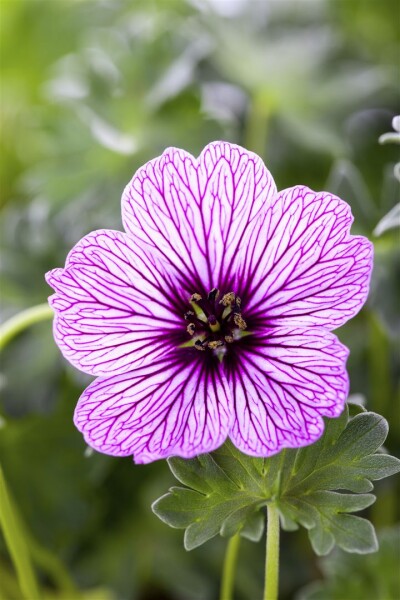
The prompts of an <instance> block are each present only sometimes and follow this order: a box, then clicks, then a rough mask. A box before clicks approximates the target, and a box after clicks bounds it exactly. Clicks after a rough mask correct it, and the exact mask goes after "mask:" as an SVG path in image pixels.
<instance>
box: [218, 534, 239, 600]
mask: <svg viewBox="0 0 400 600" xmlns="http://www.w3.org/2000/svg"><path fill="white" fill-rule="evenodd" d="M239 545H240V535H239V534H238V533H237V534H236V535H234V536H233V537H231V538H230V539H229V542H228V545H227V548H226V554H225V560H224V566H223V570H222V583H221V593H220V600H232V598H233V585H234V579H235V567H236V561H237V555H238V551H239Z"/></svg>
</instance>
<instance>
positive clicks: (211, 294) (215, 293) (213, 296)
mask: <svg viewBox="0 0 400 600" xmlns="http://www.w3.org/2000/svg"><path fill="white" fill-rule="evenodd" d="M218 296H219V290H217V288H213V289H212V290H211V292H209V293H208V295H207V300H209V301H210V302H215V300H216V299H217V298H218Z"/></svg>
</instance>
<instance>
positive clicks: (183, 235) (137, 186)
mask: <svg viewBox="0 0 400 600" xmlns="http://www.w3.org/2000/svg"><path fill="white" fill-rule="evenodd" d="M275 193H276V186H275V183H274V180H273V178H272V176H271V174H270V173H269V171H268V170H267V169H266V167H265V166H264V164H263V162H262V160H261V159H260V158H259V157H258V156H257V155H255V154H253V153H252V152H248V151H247V150H245V149H244V148H241V147H240V146H236V145H234V144H229V143H226V142H214V143H212V144H209V145H208V146H206V148H205V149H204V150H203V152H202V153H201V155H200V157H199V159H197V160H196V159H195V158H194V157H193V156H191V155H190V154H188V153H186V152H184V151H183V150H179V149H177V148H168V149H167V150H166V151H165V152H164V153H163V154H162V156H160V157H159V158H156V159H155V160H152V161H150V162H149V163H147V164H146V165H144V167H142V168H141V169H139V170H138V171H137V173H136V174H135V175H134V177H133V179H132V181H131V182H130V183H129V184H128V186H127V187H126V188H125V191H124V194H123V196H122V218H123V222H124V227H125V229H126V231H127V232H129V233H130V234H131V235H133V236H134V237H135V239H136V240H139V241H140V243H141V244H145V245H149V246H150V247H156V248H157V249H158V250H159V251H160V252H161V253H162V254H163V255H164V256H165V258H166V260H168V261H169V262H170V263H171V265H173V266H174V268H175V269H176V270H177V271H178V272H179V273H180V274H181V277H182V278H183V277H184V276H185V275H187V276H188V278H189V280H190V281H193V280H195V281H196V282H198V288H199V290H201V288H203V289H204V290H206V291H207V290H210V289H211V288H212V287H214V286H216V287H218V286H224V285H225V287H226V286H227V285H228V281H229V274H230V272H231V268H230V267H231V265H232V262H233V260H234V257H235V256H236V253H237V252H238V249H239V247H240V245H241V243H242V240H243V236H244V233H245V231H246V229H247V228H248V227H249V226H250V227H252V225H253V221H254V219H255V217H256V216H257V215H258V214H260V212H262V211H264V210H265V208H266V205H267V201H268V200H269V199H270V198H272V197H273V196H274V194H275ZM199 290H194V291H199Z"/></svg>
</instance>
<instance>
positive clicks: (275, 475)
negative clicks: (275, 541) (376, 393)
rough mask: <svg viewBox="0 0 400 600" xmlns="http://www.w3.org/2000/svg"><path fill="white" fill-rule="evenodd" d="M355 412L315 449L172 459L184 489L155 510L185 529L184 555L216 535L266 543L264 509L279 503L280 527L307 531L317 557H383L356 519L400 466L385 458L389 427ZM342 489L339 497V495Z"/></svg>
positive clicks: (335, 423) (334, 422) (333, 423)
mask: <svg viewBox="0 0 400 600" xmlns="http://www.w3.org/2000/svg"><path fill="white" fill-rule="evenodd" d="M354 412H356V413H357V414H356V415H355V416H354V417H349V409H348V407H346V410H345V411H344V412H343V413H342V415H341V416H340V417H339V418H337V419H327V421H326V428H325V432H324V435H323V436H322V437H321V438H320V440H318V442H316V443H315V444H313V445H311V446H307V447H305V448H299V449H286V450H283V451H282V452H280V453H279V454H276V455H275V456H272V457H270V458H254V457H251V456H248V455H245V454H242V453H240V452H239V450H237V448H235V446H233V444H232V443H231V442H230V441H227V442H226V443H225V444H224V445H223V446H222V447H221V448H219V449H218V450H216V451H215V452H213V453H212V454H204V455H201V456H198V457H197V458H193V459H190V460H185V459H182V458H171V459H169V460H168V464H169V467H170V469H171V471H172V473H173V474H174V475H175V477H176V478H177V479H178V480H179V481H180V483H182V484H183V485H184V486H186V487H173V488H171V489H170V490H169V492H168V493H167V494H165V495H164V496H162V497H161V498H159V499H158V500H157V501H156V502H154V504H153V507H152V508H153V511H154V513H155V514H156V515H157V516H158V517H159V518H160V519H161V520H162V521H164V522H165V523H167V524H168V525H170V526H171V527H176V528H181V529H185V530H186V531H185V548H186V549H187V550H191V549H193V548H196V547H197V546H200V545H201V544H203V543H204V542H206V541H207V540H209V539H211V538H212V537H214V536H215V535H217V534H218V533H219V534H220V535H222V536H224V537H231V536H233V535H235V534H236V533H238V532H240V534H241V535H242V536H244V537H247V538H248V539H250V540H254V541H257V540H259V539H260V537H261V536H262V533H263V528H264V511H265V508H264V507H265V506H266V505H267V504H268V503H270V502H275V503H276V504H277V506H278V509H279V512H280V516H281V523H282V527H283V528H284V529H285V530H287V531H293V530H295V529H297V528H298V526H302V527H305V528H306V529H307V530H308V534H309V538H310V541H311V544H312V546H313V549H314V551H315V552H316V553H317V554H318V555H324V554H327V553H328V552H330V550H331V549H332V548H333V546H334V545H335V544H336V545H338V546H340V547H341V548H343V549H344V550H346V551H347V552H355V553H359V554H363V553H367V552H374V551H376V550H377V541H376V537H375V532H374V528H373V526H372V525H371V523H370V522H369V521H367V520H366V519H364V518H361V517H358V516H354V515H352V514H351V513H353V512H357V511H359V510H363V509H365V508H367V507H368V506H370V505H371V504H372V503H373V502H374V501H375V496H373V495H372V494H369V493H367V492H370V491H371V490H372V489H373V485H372V481H374V480H377V479H382V478H384V477H388V476H390V475H392V474H394V473H396V472H398V471H399V470H400V461H399V460H398V459H397V458H395V457H393V456H389V455H387V454H384V453H382V451H381V446H382V444H383V443H384V441H385V439H386V436H387V432H388V425H387V422H386V421H385V419H384V418H383V417H381V416H379V415H377V414H375V413H371V412H359V407H356V410H355V411H353V409H352V414H353V413H354ZM338 490H340V491H338Z"/></svg>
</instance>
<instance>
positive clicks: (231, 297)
mask: <svg viewBox="0 0 400 600" xmlns="http://www.w3.org/2000/svg"><path fill="white" fill-rule="evenodd" d="M234 302H235V294H234V293H233V292H228V293H227V294H224V295H223V296H222V299H221V300H220V304H223V306H229V305H231V304H233V303H234Z"/></svg>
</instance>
